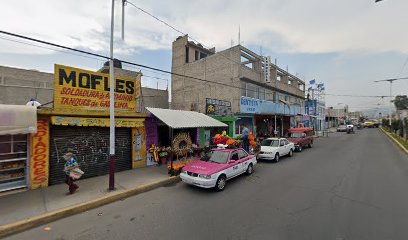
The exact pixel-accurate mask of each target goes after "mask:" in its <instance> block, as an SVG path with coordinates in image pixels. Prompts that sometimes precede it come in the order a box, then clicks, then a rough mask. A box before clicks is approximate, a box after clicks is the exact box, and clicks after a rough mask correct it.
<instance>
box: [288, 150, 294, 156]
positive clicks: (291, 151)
mask: <svg viewBox="0 0 408 240" xmlns="http://www.w3.org/2000/svg"><path fill="white" fill-rule="evenodd" d="M288 156H289V157H292V156H293V150H292V149H290V151H289V154H288Z"/></svg>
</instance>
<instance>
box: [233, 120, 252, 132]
mask: <svg viewBox="0 0 408 240" xmlns="http://www.w3.org/2000/svg"><path fill="white" fill-rule="evenodd" d="M241 126H246V127H247V128H248V130H249V131H250V132H253V123H252V118H246V117H243V118H240V119H238V120H237V121H236V122H235V134H241Z"/></svg>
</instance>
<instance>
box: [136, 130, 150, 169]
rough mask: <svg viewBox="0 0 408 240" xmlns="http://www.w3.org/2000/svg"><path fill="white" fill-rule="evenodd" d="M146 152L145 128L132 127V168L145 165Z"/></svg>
mask: <svg viewBox="0 0 408 240" xmlns="http://www.w3.org/2000/svg"><path fill="white" fill-rule="evenodd" d="M146 152H147V151H146V132H145V128H144V127H138V128H132V168H138V167H144V166H146Z"/></svg>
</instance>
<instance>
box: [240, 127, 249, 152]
mask: <svg viewBox="0 0 408 240" xmlns="http://www.w3.org/2000/svg"><path fill="white" fill-rule="evenodd" d="M241 130H242V135H241V138H240V140H242V148H243V149H244V150H245V151H247V152H249V130H248V128H247V127H246V126H245V125H241Z"/></svg>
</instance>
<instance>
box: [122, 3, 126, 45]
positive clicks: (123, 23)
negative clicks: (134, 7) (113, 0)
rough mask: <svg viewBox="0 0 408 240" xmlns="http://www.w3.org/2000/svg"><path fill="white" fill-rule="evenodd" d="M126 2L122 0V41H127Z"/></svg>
mask: <svg viewBox="0 0 408 240" xmlns="http://www.w3.org/2000/svg"><path fill="white" fill-rule="evenodd" d="M125 2H126V0H122V40H125Z"/></svg>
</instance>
